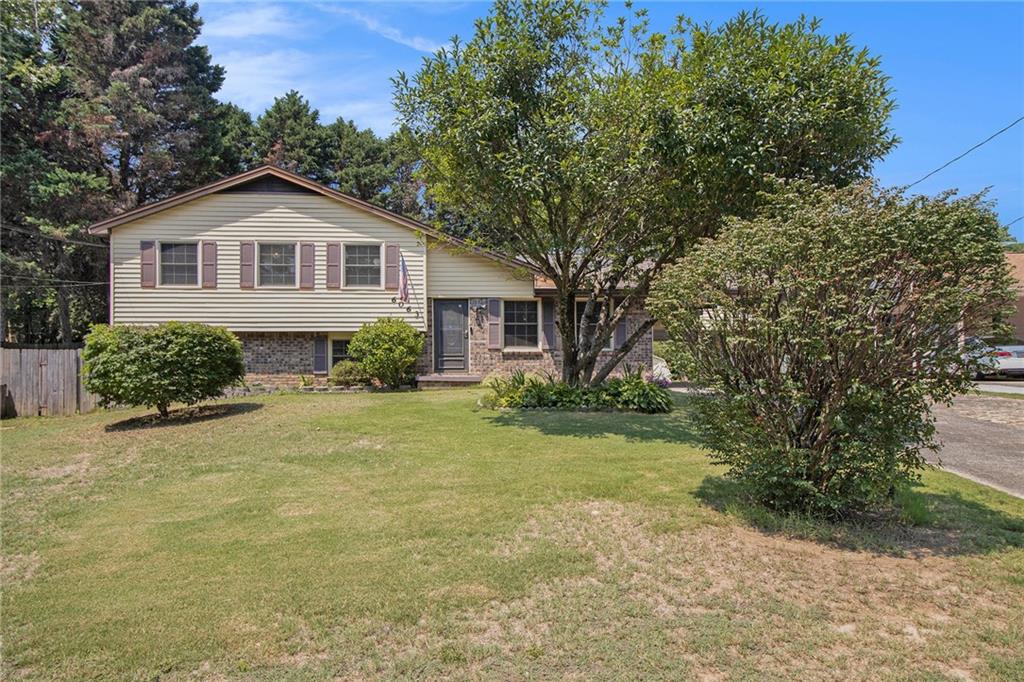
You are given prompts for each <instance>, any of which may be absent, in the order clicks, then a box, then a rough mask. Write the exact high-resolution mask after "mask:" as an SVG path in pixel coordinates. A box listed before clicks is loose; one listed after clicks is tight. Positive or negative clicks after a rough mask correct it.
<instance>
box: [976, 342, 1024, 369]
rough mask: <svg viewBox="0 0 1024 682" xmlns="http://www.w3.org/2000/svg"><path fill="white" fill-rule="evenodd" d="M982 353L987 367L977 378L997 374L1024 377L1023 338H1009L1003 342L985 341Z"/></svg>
mask: <svg viewBox="0 0 1024 682" xmlns="http://www.w3.org/2000/svg"><path fill="white" fill-rule="evenodd" d="M985 345H986V348H985V350H984V354H985V357H986V360H987V361H988V362H987V363H986V364H987V365H988V368H990V369H986V371H984V372H982V374H981V377H979V378H989V377H994V376H997V375H1006V376H1020V377H1024V340H1021V339H1011V340H1009V341H1007V342H1005V343H998V344H992V343H985Z"/></svg>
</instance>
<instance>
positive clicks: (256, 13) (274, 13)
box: [203, 5, 300, 38]
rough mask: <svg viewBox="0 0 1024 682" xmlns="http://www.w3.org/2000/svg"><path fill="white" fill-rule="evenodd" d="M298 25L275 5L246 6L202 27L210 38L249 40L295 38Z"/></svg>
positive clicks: (205, 34) (282, 9)
mask: <svg viewBox="0 0 1024 682" xmlns="http://www.w3.org/2000/svg"><path fill="white" fill-rule="evenodd" d="M299 28H300V27H299V24H298V23H297V22H295V21H293V20H292V19H291V18H289V17H288V15H287V14H286V13H285V11H284V8H282V7H279V6H277V5H259V6H256V7H252V6H247V7H246V8H245V9H243V10H239V11H237V12H231V13H229V14H224V15H221V16H219V17H216V18H215V19H211V20H210V21H208V22H206V24H205V25H204V26H203V35H204V36H207V37H210V38H251V37H253V36H278V37H285V38H289V37H295V35H296V33H297V32H298V30H299Z"/></svg>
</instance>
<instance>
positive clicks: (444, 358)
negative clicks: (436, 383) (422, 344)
mask: <svg viewBox="0 0 1024 682" xmlns="http://www.w3.org/2000/svg"><path fill="white" fill-rule="evenodd" d="M468 369H469V301H467V300H465V299H462V300H440V301H434V370H435V371H437V372H465V371H466V370H468Z"/></svg>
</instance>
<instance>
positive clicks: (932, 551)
mask: <svg viewBox="0 0 1024 682" xmlns="http://www.w3.org/2000/svg"><path fill="white" fill-rule="evenodd" d="M696 496H697V498H698V499H700V500H701V501H702V502H703V503H704V504H706V505H708V506H710V507H712V508H713V509H716V510H718V511H720V512H722V513H724V514H728V515H729V516H733V517H736V518H739V519H741V520H743V521H744V522H745V523H747V524H748V525H750V526H752V527H754V528H756V529H757V530H759V531H761V532H763V533H766V534H769V535H784V536H787V537H796V538H800V539H804V540H810V541H813V542H819V543H822V544H825V545H829V546H832V547H836V548H840V549H854V550H865V551H870V552H875V553H878V554H886V555H890V556H900V557H905V556H912V557H924V556H958V555H971V554H986V553H989V552H995V551H999V550H1003V549H1008V548H1024V518H1021V517H1014V516H1010V515H1008V514H1005V513H1003V512H1001V511H998V510H995V509H992V508H990V507H987V506H985V505H984V504H980V503H978V502H976V501H974V500H970V499H967V498H965V497H963V496H962V495H960V494H959V493H956V492H954V493H950V494H944V493H932V492H924V491H922V490H920V486H918V487H915V488H914V489H911V490H908V491H906V492H905V493H903V494H902V495H901V496H900V499H899V500H898V504H899V507H900V508H895V507H894V508H892V509H890V510H885V511H880V512H876V513H871V514H860V515H857V516H853V517H851V518H848V519H845V520H842V521H827V520H822V519H815V518H811V517H808V516H804V515H799V514H783V513H779V512H775V511H772V510H770V509H768V508H766V507H764V506H762V505H760V504H758V503H757V502H756V501H754V500H752V499H750V498H749V497H748V496H747V495H746V494H745V492H744V490H743V487H742V486H741V485H740V484H739V483H737V482H736V481H731V480H728V479H725V478H722V477H720V476H708V477H706V478H705V479H704V480H703V481H702V482H701V484H700V486H699V487H698V488H697V491H696ZM901 510H902V513H901ZM908 516H911V517H913V518H914V522H911V521H910V520H908V518H907V517H908Z"/></svg>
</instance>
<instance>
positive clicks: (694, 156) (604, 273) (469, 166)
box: [395, 0, 894, 384]
mask: <svg viewBox="0 0 1024 682" xmlns="http://www.w3.org/2000/svg"><path fill="white" fill-rule="evenodd" d="M395 84H396V93H395V102H396V108H397V109H398V111H399V114H400V116H401V117H402V119H403V121H404V123H405V124H406V125H407V126H408V128H409V130H410V134H411V135H412V136H413V138H414V139H415V140H416V141H417V143H418V144H419V148H420V150H421V157H422V166H421V169H420V176H421V177H422V178H423V179H424V180H425V182H426V185H427V190H428V195H429V198H430V200H431V201H434V202H436V204H437V207H438V214H439V215H446V214H448V215H454V216H458V218H459V219H460V220H459V221H453V222H456V223H457V224H461V225H462V226H463V227H464V231H465V234H466V235H467V236H469V237H470V238H471V239H473V240H475V241H476V242H478V243H480V244H482V245H484V246H486V247H488V248H490V249H492V250H495V251H498V252H501V253H503V254H505V255H507V256H510V257H514V258H517V259H519V260H521V261H524V262H526V263H528V264H530V265H532V266H533V267H534V268H536V269H537V270H538V271H540V272H541V273H542V274H543V275H544V276H545V277H546V278H548V279H550V280H551V281H552V282H553V284H554V288H555V289H556V290H557V303H556V326H557V328H558V330H559V333H560V335H561V338H562V348H563V352H564V361H563V369H562V378H563V380H565V381H567V382H568V383H571V384H576V383H600V382H601V381H602V380H603V379H604V378H605V377H607V376H608V375H609V373H610V372H611V371H612V369H613V368H614V367H615V366H616V365H617V364H618V362H620V361H621V360H622V359H623V358H624V357H625V355H626V353H628V352H629V350H630V349H631V348H632V347H633V346H634V345H635V343H636V342H637V341H638V340H639V339H641V338H643V337H644V336H645V334H646V333H647V331H648V329H649V326H647V325H642V326H639V327H637V328H635V329H634V332H633V333H632V334H631V335H630V337H629V338H627V339H626V340H625V343H622V344H619V345H618V346H617V347H616V349H615V351H614V352H613V353H612V354H611V356H610V357H609V356H607V355H606V356H603V357H604V358H607V360H605V359H602V356H601V349H602V348H603V346H604V345H605V342H606V341H607V339H608V338H610V336H611V334H612V333H613V331H614V329H615V327H616V326H617V325H618V323H619V321H620V320H621V319H622V318H623V316H624V315H625V314H626V312H627V310H628V309H629V308H630V307H631V306H633V305H634V304H635V303H637V302H639V301H642V300H643V299H644V298H645V296H646V295H647V292H648V289H649V286H650V283H651V281H653V279H654V278H655V277H656V276H657V274H658V273H659V272H660V271H661V269H662V268H663V267H664V266H665V265H666V264H667V263H670V262H672V261H674V260H676V259H677V258H678V257H679V256H681V255H682V254H684V253H685V252H686V251H687V249H689V248H690V247H691V245H692V244H693V242H694V240H695V238H697V237H701V236H711V235H713V234H714V233H715V232H716V231H717V230H718V228H719V226H720V225H721V223H722V220H723V218H724V217H726V216H729V215H746V214H747V213H748V212H749V211H750V210H751V209H752V208H753V206H754V200H755V199H756V197H757V192H756V190H757V189H758V188H759V187H761V186H763V183H764V181H763V177H764V176H765V174H773V175H776V176H782V177H805V178H812V179H815V180H818V181H823V182H828V183H831V184H845V183H848V182H850V181H851V180H854V179H858V178H860V177H862V176H863V175H864V174H865V173H866V172H867V171H868V170H869V169H870V167H871V164H872V163H873V162H874V161H875V160H877V159H879V158H880V157H881V156H883V155H884V154H885V153H886V152H887V151H888V150H889V149H890V148H891V146H892V145H893V143H894V138H893V137H892V134H891V132H890V131H889V130H888V128H887V120H888V116H889V114H890V112H891V110H892V107H893V103H892V100H891V99H890V91H889V89H888V86H887V80H886V78H885V76H884V74H882V73H881V72H880V70H879V67H878V60H877V59H876V58H874V57H872V56H870V55H869V54H868V53H867V52H866V51H863V50H856V49H854V48H853V47H852V45H851V44H850V42H849V39H848V37H846V36H837V37H834V38H833V37H828V36H824V35H821V34H820V33H818V24H817V23H815V22H808V21H803V20H801V21H798V22H795V23H793V24H786V25H776V24H772V23H770V22H769V21H768V20H767V19H765V18H764V17H763V16H762V15H760V14H740V15H738V16H737V17H736V18H735V19H733V20H731V21H729V22H726V23H725V24H724V25H723V26H721V27H719V28H712V27H698V26H695V25H693V24H692V23H690V22H687V21H685V20H684V21H681V22H680V23H679V25H678V26H676V27H675V29H674V30H672V31H671V32H667V33H658V32H653V31H650V30H649V28H648V22H647V18H646V15H645V13H644V12H643V11H639V12H636V13H635V14H634V15H633V16H632V17H622V18H620V19H619V20H618V21H606V20H605V19H604V17H602V6H601V5H597V4H590V3H582V2H567V3H551V2H544V1H541V0H527V1H526V2H512V1H511V0H499V1H498V2H496V3H495V4H494V5H493V7H492V9H491V12H490V13H489V14H488V16H487V17H486V18H485V19H483V20H481V21H479V22H478V23H477V27H476V32H475V33H474V35H473V37H472V38H471V39H470V40H469V41H468V42H465V43H462V42H459V41H456V42H454V43H453V45H452V46H451V47H450V48H449V49H446V50H443V51H441V52H438V53H436V54H434V55H432V56H430V57H427V58H426V59H425V61H424V64H423V67H422V68H421V69H420V71H419V72H418V73H417V74H416V75H415V76H413V77H412V78H409V77H407V76H406V75H405V74H401V75H400V76H399V77H398V78H397V79H396V81H395ZM624 288H626V289H628V291H629V293H628V294H627V295H625V296H618V298H616V296H617V295H618V294H620V293H621V291H622V290H623V289H624ZM579 295H584V296H586V297H587V298H588V299H589V300H588V305H587V313H586V317H587V318H588V319H587V324H586V325H581V328H582V329H583V330H584V331H583V332H582V333H579V334H577V331H576V325H575V324H574V321H573V309H574V307H575V299H576V297H577V296H579ZM607 302H614V304H613V305H606V303H607ZM651 324H653V323H651ZM599 361H600V362H601V363H602V365H601V366H598V362H599Z"/></svg>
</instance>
